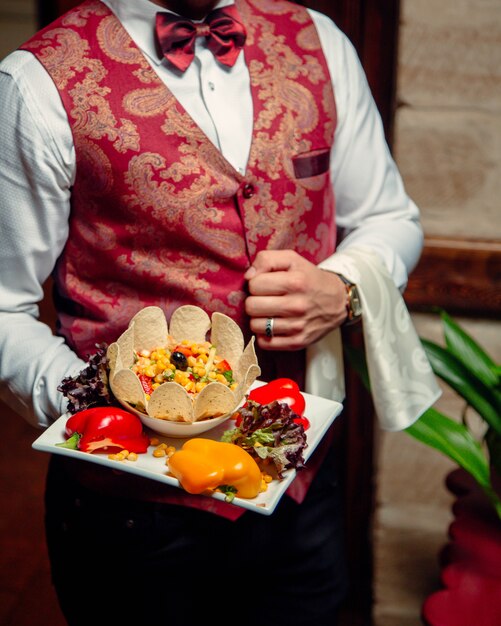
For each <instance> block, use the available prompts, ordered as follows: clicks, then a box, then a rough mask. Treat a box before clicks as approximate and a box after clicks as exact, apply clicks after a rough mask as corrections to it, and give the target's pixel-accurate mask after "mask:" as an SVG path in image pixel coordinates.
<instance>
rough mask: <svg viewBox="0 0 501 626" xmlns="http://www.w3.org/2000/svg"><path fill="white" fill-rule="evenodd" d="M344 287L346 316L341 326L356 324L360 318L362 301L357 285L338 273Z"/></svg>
mask: <svg viewBox="0 0 501 626" xmlns="http://www.w3.org/2000/svg"><path fill="white" fill-rule="evenodd" d="M338 276H339V278H340V279H341V280H342V281H343V283H344V286H345V288H346V312H347V314H348V315H347V317H346V320H345V322H344V324H343V326H350V325H351V324H356V323H357V322H359V321H360V320H361V319H362V303H361V302H360V294H359V293H358V288H357V286H356V285H355V284H354V283H352V282H350V281H349V280H348V279H347V278H345V277H344V276H343V275H342V274H338Z"/></svg>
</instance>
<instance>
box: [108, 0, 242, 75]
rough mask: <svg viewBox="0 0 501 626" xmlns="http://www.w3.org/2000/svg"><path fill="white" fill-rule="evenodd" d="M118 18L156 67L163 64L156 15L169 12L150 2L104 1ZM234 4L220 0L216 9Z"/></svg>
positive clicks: (232, 0)
mask: <svg viewBox="0 0 501 626" xmlns="http://www.w3.org/2000/svg"><path fill="white" fill-rule="evenodd" d="M102 2H103V3H104V4H105V5H106V6H107V7H108V8H109V9H111V10H112V11H113V13H114V14H115V15H116V16H117V17H118V19H119V20H120V22H121V23H122V26H123V27H124V28H125V30H126V31H127V32H128V33H129V35H130V36H131V37H132V39H133V40H134V42H135V43H136V45H137V46H138V47H139V49H140V50H141V51H142V52H143V53H144V54H145V55H147V56H148V57H149V59H151V61H152V62H153V63H155V64H156V65H160V64H161V63H162V60H163V57H161V56H159V54H158V51H157V46H156V42H155V15H156V14H157V13H158V12H159V11H167V12H169V13H173V11H169V10H168V9H164V8H163V7H161V6H159V5H158V4H154V3H153V2H150V0H102ZM230 4H234V0H220V1H219V2H218V3H217V5H216V7H215V8H220V7H225V6H228V5H230Z"/></svg>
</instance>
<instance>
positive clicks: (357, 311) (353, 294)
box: [350, 285, 362, 319]
mask: <svg viewBox="0 0 501 626" xmlns="http://www.w3.org/2000/svg"><path fill="white" fill-rule="evenodd" d="M350 308H351V313H352V319H353V318H355V317H360V316H361V315H362V303H361V302H360V296H359V293H358V289H357V288H356V286H355V285H353V286H352V288H351V289H350Z"/></svg>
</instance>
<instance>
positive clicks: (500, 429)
mask: <svg viewBox="0 0 501 626" xmlns="http://www.w3.org/2000/svg"><path fill="white" fill-rule="evenodd" d="M421 343H422V344H423V347H424V349H425V351H426V355H427V356H428V359H429V361H430V364H431V367H432V369H433V371H434V372H435V374H436V375H437V376H439V377H440V378H441V379H442V380H444V381H445V382H446V383H447V384H448V385H449V386H450V387H452V389H454V391H456V393H458V394H459V395H460V396H461V397H462V398H464V400H465V401H466V402H467V403H468V404H469V405H470V406H471V407H473V408H474V409H475V411H477V413H478V414H479V415H480V416H481V417H482V418H483V419H484V420H485V421H486V422H487V424H488V425H489V426H491V427H492V428H493V429H494V430H495V431H496V432H497V433H498V434H499V435H501V402H500V400H499V398H498V397H497V395H496V394H495V393H494V391H493V390H492V389H490V388H489V387H488V386H487V385H485V384H484V383H483V382H482V381H481V380H480V379H479V378H476V377H475V376H474V375H473V374H472V373H471V372H470V371H469V370H468V369H467V368H466V367H465V366H464V365H463V363H462V362H461V361H460V360H459V359H458V358H457V357H456V356H455V355H454V354H451V353H450V352H448V351H447V350H446V349H445V348H442V346H439V345H437V344H436V343H433V342H432V341H429V340H427V339H421Z"/></svg>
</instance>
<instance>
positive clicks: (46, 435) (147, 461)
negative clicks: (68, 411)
mask: <svg viewBox="0 0 501 626" xmlns="http://www.w3.org/2000/svg"><path fill="white" fill-rule="evenodd" d="M303 395H304V398H305V401H306V409H305V412H304V414H305V416H306V417H307V418H308V420H309V421H310V427H309V428H308V429H307V431H306V439H307V443H308V446H307V448H306V449H305V451H304V458H305V461H306V462H307V461H308V458H309V457H310V456H311V454H312V453H313V451H314V450H315V448H316V447H317V445H318V444H319V443H320V441H321V439H322V437H323V436H324V435H325V433H326V432H327V430H328V428H329V426H330V425H331V424H332V423H333V421H334V419H335V418H336V417H337V416H338V415H339V414H340V413H341V411H342V409H343V405H342V404H340V403H339V402H334V401H332V400H327V399H325V398H320V397H317V396H312V395H310V394H307V393H304V394H303ZM68 417H69V415H63V416H61V417H60V418H59V419H58V420H56V421H55V422H54V423H53V424H52V425H51V426H49V428H47V429H46V430H45V431H44V432H43V433H42V434H41V435H40V437H38V439H36V440H35V441H34V442H33V444H32V446H33V448H34V449H35V450H40V451H42V452H49V453H53V454H62V455H63V456H70V457H73V458H78V459H81V460H83V461H87V462H89V463H97V464H98V465H104V466H106V467H111V468H113V469H118V468H119V469H120V471H123V472H130V473H131V474H136V475H138V476H142V477H144V478H150V479H152V480H157V481H159V482H163V483H167V484H168V485H173V486H174V487H179V488H181V489H182V487H181V486H180V484H179V481H178V480H177V479H176V478H174V477H173V476H169V475H168V474H167V468H166V465H165V457H161V458H156V457H154V456H153V450H154V448H155V447H156V446H150V448H148V451H147V452H146V453H145V454H140V455H139V457H138V460H137V461H112V460H110V459H108V455H107V454H106V453H96V452H95V453H92V454H90V453H88V452H81V451H79V450H69V449H68V448H60V447H58V446H57V445H56V444H58V443H61V442H63V441H65V435H64V426H65V424H66V420H67V419H68ZM229 428H234V422H233V420H231V419H230V420H228V421H226V422H224V423H223V424H220V425H219V426H216V427H215V428H213V429H212V430H208V431H206V432H204V433H203V434H202V435H200V436H201V437H207V438H211V439H216V440H219V439H220V438H221V435H222V433H223V432H224V431H225V430H228V429H229ZM146 432H147V433H148V435H149V436H150V437H156V438H157V439H159V440H160V441H161V442H165V443H167V444H168V445H173V446H174V447H175V448H176V449H178V448H180V447H181V446H182V444H183V443H184V442H185V441H186V439H180V438H169V437H164V436H162V435H159V434H158V433H154V432H152V431H149V430H148V429H146ZM117 464H119V465H117ZM295 476H296V470H287V471H286V472H284V478H283V479H282V480H273V481H272V482H271V483H270V484H269V485H268V489H267V490H266V491H265V492H263V493H260V494H259V495H258V496H257V497H256V498H253V499H245V498H234V500H233V502H232V504H234V505H235V506H240V507H243V508H244V509H249V510H251V511H255V512H256V513H261V514H263V515H270V514H271V513H273V511H274V510H275V507H276V506H277V504H278V502H279V500H280V498H281V497H282V495H283V494H284V493H285V491H286V490H287V487H288V486H289V485H290V484H291V482H292V481H293V480H294V478H295ZM200 497H209V498H216V499H218V500H224V499H225V496H224V494H223V493H219V492H211V493H208V494H207V495H205V494H203V495H201V496H200Z"/></svg>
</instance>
